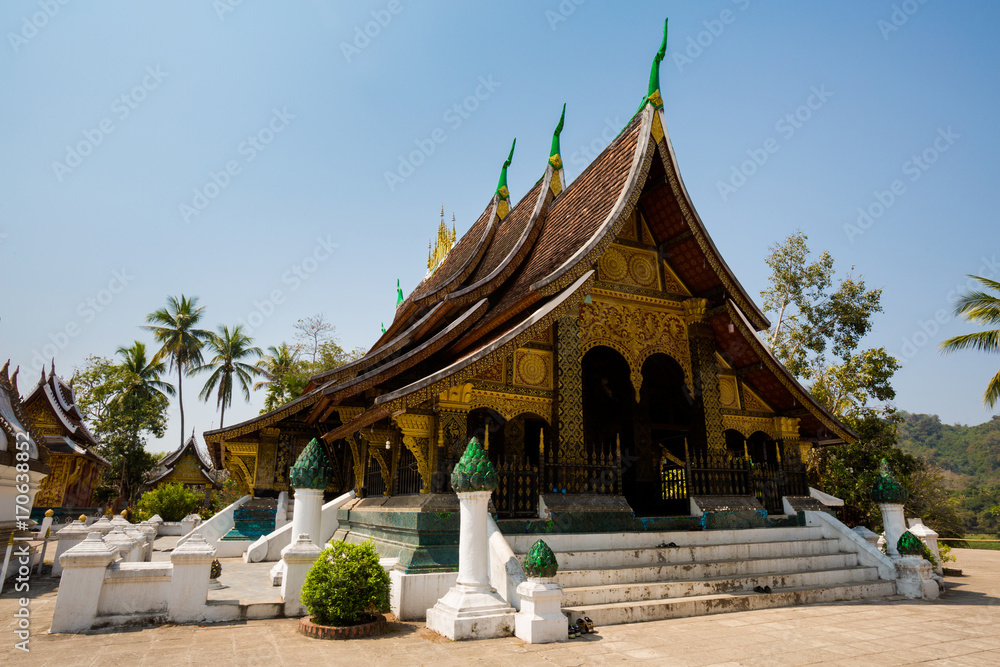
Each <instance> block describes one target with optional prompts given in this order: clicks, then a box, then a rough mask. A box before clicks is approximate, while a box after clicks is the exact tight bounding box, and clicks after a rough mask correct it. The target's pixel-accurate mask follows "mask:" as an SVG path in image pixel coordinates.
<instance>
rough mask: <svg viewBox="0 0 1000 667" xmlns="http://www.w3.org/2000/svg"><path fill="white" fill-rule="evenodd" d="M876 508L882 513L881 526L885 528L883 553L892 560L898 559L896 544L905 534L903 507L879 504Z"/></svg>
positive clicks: (894, 504) (893, 504) (892, 504)
mask: <svg viewBox="0 0 1000 667" xmlns="http://www.w3.org/2000/svg"><path fill="white" fill-rule="evenodd" d="M878 508H879V510H881V512H882V525H883V526H884V527H885V551H886V553H887V554H889V555H890V556H892V557H893V558H899V551H898V550H897V549H896V543H897V542H899V537H900V536H901V535H902V534H903V533H905V532H906V519H905V518H904V516H903V506H902V505H901V504H897V503H879V504H878Z"/></svg>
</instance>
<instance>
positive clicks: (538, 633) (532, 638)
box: [514, 577, 569, 644]
mask: <svg viewBox="0 0 1000 667" xmlns="http://www.w3.org/2000/svg"><path fill="white" fill-rule="evenodd" d="M517 594H518V595H519V596H520V597H521V611H519V612H517V615H516V616H515V617H514V634H515V635H516V636H517V637H519V638H520V639H523V640H524V641H526V642H528V643H529V644H548V643H550V642H564V641H566V640H567V639H568V638H569V623H568V622H567V620H566V617H565V616H564V615H563V613H562V587H561V586H560V585H559V584H557V583H556V580H555V578H540V577H528V580H527V581H522V582H521V583H520V584H518V586H517Z"/></svg>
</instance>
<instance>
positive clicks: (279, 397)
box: [253, 343, 299, 414]
mask: <svg viewBox="0 0 1000 667" xmlns="http://www.w3.org/2000/svg"><path fill="white" fill-rule="evenodd" d="M267 352H268V353H267V354H266V355H265V356H264V358H262V359H261V360H260V361H258V362H257V369H258V370H259V371H260V375H261V377H262V378H263V379H261V380H258V381H257V383H256V384H254V386H253V388H254V391H256V390H258V389H263V388H265V387H266V388H267V397H266V398H265V399H264V409H263V410H261V414H263V413H265V412H270V411H271V410H274V409H275V408H277V407H279V406H281V405H283V404H285V403H287V402H288V401H289V400H291V397H290V396H289V390H288V386H287V385H286V377H287V376H288V375H289V373H291V372H292V370H293V368H294V366H295V362H296V361H297V360H298V355H299V353H298V350H297V348H295V347H292V346H290V345H289V344H288V343H282V344H281V345H279V346H277V347H275V346H274V345H272V346H270V347H269V348H267Z"/></svg>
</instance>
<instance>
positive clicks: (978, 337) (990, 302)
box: [941, 276, 1000, 408]
mask: <svg viewBox="0 0 1000 667" xmlns="http://www.w3.org/2000/svg"><path fill="white" fill-rule="evenodd" d="M969 278H972V279H973V280H978V281H979V282H981V283H982V284H983V285H984V286H985V287H988V288H990V289H991V290H993V291H994V292H996V293H997V295H993V294H990V293H989V292H985V291H982V290H973V291H971V292H968V293H966V294H963V295H961V296H960V297H959V299H958V305H957V306H955V314H956V315H965V319H967V320H969V321H970V322H976V323H978V324H985V325H987V326H990V325H993V326H996V325H1000V282H997V281H996V280H990V279H989V278H980V277H979V276H969ZM970 347H971V348H975V349H977V350H980V351H981V352H1000V329H993V330H987V331H978V332H976V333H970V334H962V335H961V336H955V337H953V338H949V339H948V340H946V341H944V342H943V343H941V349H942V350H944V351H945V352H954V351H955V350H964V349H967V348H970ZM997 401H1000V371H997V374H996V375H994V376H993V379H992V380H990V383H989V384H988V385H986V393H985V394H984V395H983V403H984V404H986V405H987V406H989V407H991V408H992V407H993V406H994V405H996V403H997Z"/></svg>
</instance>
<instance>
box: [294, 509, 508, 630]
mask: <svg viewBox="0 0 1000 667" xmlns="http://www.w3.org/2000/svg"><path fill="white" fill-rule="evenodd" d="M457 495H458V504H459V509H460V511H461V518H460V531H461V532H460V533H459V538H458V542H459V547H458V581H457V582H456V584H455V585H454V586H452V587H451V589H450V590H449V591H448V592H447V593H446V594H445V596H444V597H443V598H441V599H440V600H438V601H437V604H435V605H434V607H432V608H431V609H428V610H427V627H428V628H430V629H431V630H434V631H435V632H438V633H440V634H442V635H444V636H446V637H448V638H450V639H455V640H461V639H487V638H490V637H506V636H509V635H510V634H511V633H512V632H513V630H514V608H513V607H511V606H510V605H509V604H507V603H506V602H504V600H503V598H501V597H500V596H499V595H498V594H497V592H496V590H494V589H493V588H492V587H491V586H490V580H489V552H488V551H487V549H488V548H489V545H488V542H487V539H486V517H487V509H488V505H489V501H490V495H491V492H490V491H466V492H463V493H458V494H457ZM296 511H298V508H296Z"/></svg>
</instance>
